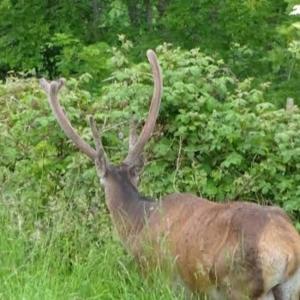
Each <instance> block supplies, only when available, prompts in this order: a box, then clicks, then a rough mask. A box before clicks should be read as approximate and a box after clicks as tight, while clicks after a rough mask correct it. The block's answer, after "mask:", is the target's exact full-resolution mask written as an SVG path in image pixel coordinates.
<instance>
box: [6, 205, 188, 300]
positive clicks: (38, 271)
mask: <svg viewBox="0 0 300 300" xmlns="http://www.w3.org/2000/svg"><path fill="white" fill-rule="evenodd" d="M0 216H1V218H0V220H1V221H0V232H1V234H0V282H1V284H0V299H22V300H25V299H39V300H40V299H49V300H50V299H51V300H55V299H131V300H132V299H137V300H138V299H139V300H140V299H145V300H146V299H149V300H150V299H183V291H182V290H179V291H178V290H177V292H176V295H175V291H173V290H172V289H171V286H170V284H169V282H167V280H166V278H165V277H164V274H162V273H161V272H158V271H156V272H153V273H151V274H148V275H147V276H144V275H143V276H142V275H141V274H140V272H139V270H138V267H137V266H136V265H135V263H134V262H133V260H132V258H131V257H130V256H129V255H127V254H126V253H125V252H124V250H123V248H122V246H121V245H120V243H119V241H118V240H117V239H115V238H114V237H107V240H106V241H105V242H104V243H101V244H99V243H98V242H97V241H94V242H92V243H91V244H90V245H89V247H88V249H86V248H82V249H76V253H75V254H74V245H73V241H72V237H68V238H63V237H62V235H61V234H60V233H58V232H55V231H54V229H53V230H52V231H49V232H47V233H46V234H44V235H43V236H41V237H38V238H36V237H30V236H29V235H27V234H26V232H22V231H19V230H17V229H16V228H15V226H14V220H12V219H11V215H10V213H9V212H8V211H5V209H4V206H2V207H1V208H0ZM78 228H80V226H78ZM82 230H84V227H82ZM77 234H78V233H77ZM79 234H80V235H81V234H82V235H84V234H88V233H87V232H80V233H79ZM74 238H76V236H75V237H74Z"/></svg>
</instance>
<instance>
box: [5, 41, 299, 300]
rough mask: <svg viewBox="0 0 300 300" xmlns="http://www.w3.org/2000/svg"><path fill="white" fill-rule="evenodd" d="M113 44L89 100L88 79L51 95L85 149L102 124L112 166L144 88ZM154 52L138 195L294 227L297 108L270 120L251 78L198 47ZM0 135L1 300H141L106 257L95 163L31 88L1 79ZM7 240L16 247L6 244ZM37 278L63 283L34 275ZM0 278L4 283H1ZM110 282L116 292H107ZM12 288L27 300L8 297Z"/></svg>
mask: <svg viewBox="0 0 300 300" xmlns="http://www.w3.org/2000/svg"><path fill="white" fill-rule="evenodd" d="M59 38H60V41H62V40H63V39H65V40H66V41H67V42H70V43H71V46H70V48H72V47H75V46H76V47H77V45H78V44H77V42H76V41H73V40H72V39H71V40H70V39H69V37H59ZM120 41H121V44H122V45H121V47H120V48H112V49H111V52H110V53H111V56H112V58H111V60H109V61H108V64H109V66H110V68H111V70H112V71H111V74H109V76H108V77H107V78H106V79H105V80H104V81H103V82H102V87H101V90H98V92H99V94H92V93H91V92H90V91H88V90H87V88H86V86H87V84H88V83H89V80H91V76H90V75H88V74H84V75H82V76H80V77H79V78H77V79H75V78H70V79H68V80H67V84H66V88H64V89H63V90H62V93H61V102H62V103H63V105H64V107H65V108H66V111H67V113H68V116H69V117H70V119H71V121H72V123H73V124H74V127H76V128H77V129H78V131H79V133H80V134H81V135H82V136H83V137H84V138H85V140H87V141H88V142H90V143H92V137H91V133H90V130H89V128H88V126H87V122H86V117H87V115H89V114H93V115H95V117H96V119H97V121H98V122H99V123H101V124H103V126H102V127H103V128H102V132H103V143H104V146H105V148H106V149H107V150H108V153H109V155H110V158H111V160H112V161H113V162H115V163H118V162H120V161H121V160H122V158H123V157H124V156H125V154H126V152H127V136H128V129H127V127H128V126H127V124H128V123H129V120H130V118H131V117H132V116H133V115H135V118H136V119H137V120H139V121H140V123H142V121H143V120H144V118H145V116H146V114H147V110H148V106H149V104H148V103H149V97H150V95H151V93H152V85H153V83H152V76H151V74H150V70H149V64H148V63H146V62H143V63H137V64H133V63H131V62H130V60H129V59H128V53H129V52H130V51H131V49H132V47H133V45H132V43H131V42H129V41H127V40H126V39H125V37H124V36H120ZM73 42H74V43H73ZM82 51H83V50H82ZM156 52H157V54H158V57H159V60H160V61H161V65H162V69H163V70H164V87H165V88H164V97H163V100H162V107H161V111H160V116H159V121H158V124H157V127H156V132H155V135H154V137H153V139H152V140H151V142H150V143H149V145H148V147H147V149H146V162H147V163H146V167H145V170H144V173H143V176H142V179H141V191H142V192H144V193H145V194H147V195H149V196H152V197H161V196H163V195H166V194H168V193H171V192H174V191H181V192H193V193H196V194H198V195H201V196H203V197H208V198H209V199H212V200H214V201H225V200H237V199H239V200H249V201H255V202H258V203H264V204H274V205H280V206H282V207H283V208H284V209H285V210H286V211H287V212H289V214H290V215H291V216H293V217H294V221H295V223H296V226H297V227H298V228H299V227H300V222H299V220H300V205H299V193H300V190H299V186H300V176H299V174H298V173H299V168H300V137H299V130H300V111H299V109H298V108H297V106H295V107H293V108H292V109H290V110H288V111H287V110H284V109H278V108H277V107H276V106H275V105H274V104H272V103H270V102H268V101H266V99H265V93H266V90H267V88H268V84H261V85H260V86H259V87H257V86H256V87H253V81H252V80H251V79H245V80H238V79H237V77H236V76H234V75H233V73H232V71H231V70H230V69H229V68H228V67H227V65H226V64H225V63H224V61H223V60H216V59H214V58H212V57H211V56H209V55H207V54H204V53H203V52H201V51H200V50H199V49H198V48H195V49H191V50H189V51H187V50H182V49H180V48H174V47H172V46H171V45H169V44H163V45H161V46H158V47H157V49H156ZM0 130H1V136H0V152H1V157H0V168H1V169H0V174H1V175H0V197H1V207H0V213H1V214H3V216H4V217H3V219H4V221H3V222H2V221H1V222H2V223H1V226H2V227H3V232H4V234H3V235H2V237H1V238H2V239H3V243H0V244H1V246H0V247H2V248H0V251H1V257H6V255H5V253H6V251H7V250H6V249H7V248H6V247H10V246H9V245H12V246H11V247H13V249H15V251H14V252H13V254H12V256H9V259H8V260H7V262H5V264H3V263H2V266H3V267H1V268H0V274H1V276H3V278H4V279H3V282H5V284H4V285H3V287H4V288H3V289H0V293H2V294H1V296H2V295H4V298H10V296H11V295H13V293H16V295H18V297H19V298H23V296H24V293H25V294H27V295H31V294H32V295H34V293H35V291H40V290H41V289H42V290H44V289H46V288H48V290H49V296H47V297H48V298H49V299H51V298H52V299H53V298H54V299H55V298H57V299H59V298H61V297H62V296H61V295H62V294H61V291H64V289H63V288H62V287H61V284H65V285H64V288H65V289H66V291H68V292H69V293H71V294H68V295H69V297H70V298H72V297H73V295H74V294H75V295H76V296H78V297H79V298H80V297H81V298H88V297H93V296H95V297H96V296H97V297H100V296H99V295H105V296H103V297H107V298H112V299H116V298H119V297H120V295H124V294H125V295H127V296H126V297H127V298H128V299H129V298H130V299H132V298H134V297H137V298H136V299H148V298H143V297H142V296H140V295H143V294H144V291H145V289H146V290H148V289H149V288H148V285H149V286H151V279H150V281H149V282H148V281H147V280H146V281H144V280H142V279H140V278H139V275H138V273H137V270H136V269H135V267H132V266H131V262H130V261H131V260H130V258H129V257H128V256H126V255H125V254H122V250H120V249H121V248H119V246H116V245H117V243H116V241H115V240H114V238H113V236H114V235H113V234H112V230H111V226H110V225H109V224H110V222H109V221H108V214H107V210H106V206H105V204H104V201H103V198H104V197H103V191H102V190H101V189H100V188H99V183H98V179H97V177H96V173H95V170H94V167H93V164H92V163H91V162H90V161H88V159H87V158H85V157H84V156H83V155H82V154H80V153H78V151H77V150H76V149H74V147H73V145H71V144H70V141H68V139H67V138H66V137H65V136H64V134H63V133H62V132H61V130H60V129H59V127H58V125H57V123H56V121H55V119H54V117H53V116H52V114H51V112H50V109H49V107H48V104H47V101H46V97H45V95H44V94H43V93H42V91H41V89H40V88H39V87H38V84H37V81H36V80H35V79H30V78H27V79H17V78H14V77H11V78H8V79H7V81H6V83H4V84H1V85H0ZM1 220H2V218H1ZM1 230H2V229H1ZM8 236H18V237H19V238H17V239H16V240H15V241H12V240H10V241H9V239H8ZM112 249H114V250H112ZM115 249H117V250H115ZM98 252H99V253H100V254H97V253H98ZM111 253H114V255H113V256H112V257H108V256H110V254H111ZM103 261H104V264H102V262H103ZM106 263H107V265H106ZM98 265H101V266H98ZM95 266H97V267H95ZM128 268H129V269H130V271H127V269H128ZM14 270H22V272H21V271H20V272H19V271H15V272H14ZM45 270H47V272H49V273H51V274H55V276H54V277H53V278H55V279H56V280H58V278H63V280H59V283H58V282H57V281H52V280H51V276H49V277H45V276H39V274H45ZM94 270H95V271H94ZM120 270H121V271H120ZM8 272H13V273H12V274H13V275H12V276H10V277H7V274H8ZM127 272H129V273H127ZM46 274H48V273H46ZM100 274H106V275H107V276H108V277H107V278H108V279H105V277H103V276H102V275H101V276H100ZM126 274H130V276H129V275H128V276H127V275H126ZM37 276H38V278H37ZM121 277H122V279H121ZM49 278H50V279H49ZM82 278H86V284H83V285H82ZM115 278H117V280H119V281H118V283H117V284H113V285H112V284H108V282H110V283H111V282H115V281H114V279H115ZM155 278H156V279H159V278H161V277H158V276H156V275H154V279H155ZM36 279H38V280H36ZM154 279H153V280H154ZM19 282H22V283H24V286H26V287H27V288H28V289H31V290H28V292H26V291H23V290H22V291H21V290H17V291H16V290H15V288H14V287H15V286H18V283H19ZM28 282H35V286H30V285H28ZM119 282H121V283H120V284H119ZM154 286H157V288H155V290H153V293H151V295H150V296H149V299H156V298H157V297H158V298H159V297H162V298H164V299H168V298H170V299H171V298H172V297H173V296H174V295H173V294H172V292H171V291H170V287H169V285H165V284H164V285H162V286H160V285H157V281H155V280H154ZM52 287H53V288H52ZM54 287H55V288H54ZM51 291H53V293H52V292H51ZM70 291H71V292H70ZM103 293H104V294H103ZM126 297H125V299H126ZM100 298H101V297H100ZM123 298H124V297H123Z"/></svg>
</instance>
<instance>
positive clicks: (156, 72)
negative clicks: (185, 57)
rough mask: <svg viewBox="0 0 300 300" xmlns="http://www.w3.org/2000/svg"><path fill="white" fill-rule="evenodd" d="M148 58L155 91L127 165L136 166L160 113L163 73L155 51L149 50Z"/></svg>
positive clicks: (126, 159)
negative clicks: (135, 163)
mask: <svg viewBox="0 0 300 300" xmlns="http://www.w3.org/2000/svg"><path fill="white" fill-rule="evenodd" d="M147 57H148V60H149V62H150V64H151V67H152V74H153V79H154V91H153V96H152V100H151V104H150V109H149V113H148V117H147V120H146V122H145V124H144V127H143V129H142V131H141V133H140V136H139V137H138V140H137V142H136V143H135V144H134V146H130V147H129V151H128V155H127V157H126V158H125V160H124V163H125V164H127V165H132V164H134V162H135V161H136V160H137V159H138V157H139V155H140V154H141V152H142V151H143V149H144V146H145V144H146V143H147V141H148V140H149V138H150V137H151V135H152V133H153V130H154V127H155V123H156V119H157V117H158V113H159V107H160V101H161V96H162V90H163V79H162V73H161V69H160V65H159V62H158V60H157V57H156V54H155V53H154V51H152V50H148V51H147Z"/></svg>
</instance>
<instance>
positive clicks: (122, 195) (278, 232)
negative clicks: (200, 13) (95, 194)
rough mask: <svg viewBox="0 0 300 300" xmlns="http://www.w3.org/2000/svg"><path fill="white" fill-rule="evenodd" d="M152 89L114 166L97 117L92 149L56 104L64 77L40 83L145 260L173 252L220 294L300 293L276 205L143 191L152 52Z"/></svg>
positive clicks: (187, 275) (288, 228)
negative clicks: (151, 196)
mask: <svg viewBox="0 0 300 300" xmlns="http://www.w3.org/2000/svg"><path fill="white" fill-rule="evenodd" d="M147 56H148V60H149V62H150V64H151V67H152V74H153V79H154V91H153V95H152V99H151V104H150V108H149V112H148V116H147V119H146V121H145V124H144V126H143V128H142V130H141V133H140V135H139V136H138V135H137V134H136V128H135V126H134V124H133V126H132V127H131V130H130V136H129V150H128V155H127V157H126V158H125V159H124V161H123V162H122V163H121V164H120V165H117V166H114V165H113V164H111V163H110V162H109V160H108V158H107V155H106V153H105V150H104V147H103V145H102V142H101V138H100V136H99V131H98V129H97V127H96V124H95V121H94V119H93V118H90V126H91V130H92V134H93V138H94V143H95V146H96V147H95V148H93V147H92V146H90V145H89V144H88V143H86V142H85V141H84V140H83V139H82V138H81V137H80V135H79V134H78V133H77V132H76V130H75V129H74V128H73V127H72V125H71V123H70V121H69V119H68V118H67V116H66V114H65V112H64V110H63V108H62V107H61V106H60V104H59V100H58V94H59V90H60V89H61V87H62V86H63V84H64V80H58V81H52V82H48V81H47V80H45V79H41V86H42V88H43V89H44V91H45V92H46V94H47V95H48V101H49V104H50V106H51V108H52V111H53V113H54V115H55V117H56V119H57V121H58V123H59V125H60V126H61V128H62V130H63V131H64V132H65V134H66V135H67V136H68V137H69V138H70V139H71V140H72V141H73V143H74V144H75V145H76V146H77V147H78V148H79V149H80V150H81V151H82V152H83V153H84V154H86V155H87V156H88V157H89V158H90V159H91V160H92V161H93V162H94V163H95V166H96V170H97V174H98V176H99V178H100V179H101V182H102V183H103V186H104V191H105V200H106V204H107V206H108V209H109V211H110V214H111V218H112V221H113V223H114V225H115V227H116V229H117V231H118V233H119V235H120V238H121V240H122V241H123V244H124V245H125V246H126V247H127V249H128V251H130V252H131V253H133V255H135V256H136V257H137V259H138V261H139V262H140V264H141V265H152V264H161V263H164V261H168V260H169V258H171V260H172V261H173V263H174V267H175V271H176V272H178V274H180V278H181V279H182V281H183V282H184V283H185V285H186V286H187V287H189V289H190V290H191V291H193V292H195V293H197V292H207V293H209V294H211V297H212V298H215V299H222V300H224V299H231V300H241V299H249V297H250V299H256V300H258V299H259V300H272V299H275V300H299V297H300V236H299V234H298V232H297V231H296V229H295V228H294V227H293V225H292V223H291V221H290V220H289V218H288V216H287V215H286V214H285V213H284V212H283V211H282V210H281V209H279V208H276V207H266V206H260V205H257V204H251V203H246V202H228V203H223V204H220V203H214V202H211V201H208V200H205V199H201V198H199V197H196V196H193V195H191V194H171V195H169V196H166V197H165V198H164V199H162V201H158V202H155V201H148V200H147V199H145V198H144V197H143V196H141V195H140V193H139V192H138V188H137V185H138V180H139V174H140V172H141V170H142V166H143V159H142V152H143V149H144V146H145V145H146V143H147V141H148V140H149V139H150V137H151V135H152V133H153V130H154V127H155V123H156V120H157V117H158V113H159V107H160V102H161V96H162V89H163V81H162V73H161V69H160V65H159V62H158V60H157V57H156V54H155V53H154V52H153V51H152V50H148V52H147Z"/></svg>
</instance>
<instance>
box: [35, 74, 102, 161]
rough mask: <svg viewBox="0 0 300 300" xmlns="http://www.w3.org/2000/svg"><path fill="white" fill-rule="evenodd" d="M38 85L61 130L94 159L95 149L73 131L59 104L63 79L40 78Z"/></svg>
mask: <svg viewBox="0 0 300 300" xmlns="http://www.w3.org/2000/svg"><path fill="white" fill-rule="evenodd" d="M40 85H41V87H42V88H43V90H44V91H45V92H46V94H47V96H48V101H49V104H50V106H51V109H52V111H53V114H54V115H55V117H56V119H57V121H58V123H59V125H60V127H61V128H62V130H63V131H64V132H65V134H66V135H67V136H68V138H70V139H71V140H72V141H73V143H74V144H75V145H76V146H77V147H78V148H79V150H81V151H82V152H83V153H85V154H86V155H87V156H88V157H89V158H90V159H92V160H94V159H95V158H96V155H97V152H96V150H95V149H93V148H92V147H91V146H90V145H89V144H87V143H86V142H85V141H84V140H83V139H82V138H81V137H80V135H79V134H78V133H77V132H76V131H75V129H74V128H73V127H72V125H71V122H70V121H69V119H68V117H67V116H66V114H65V112H64V110H63V108H62V107H61V106H60V104H59V100H58V92H59V90H60V89H61V87H62V86H63V85H64V80H63V79H59V80H57V81H51V82H48V81H47V80H46V79H44V78H42V79H41V80H40ZM103 152H104V149H103Z"/></svg>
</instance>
